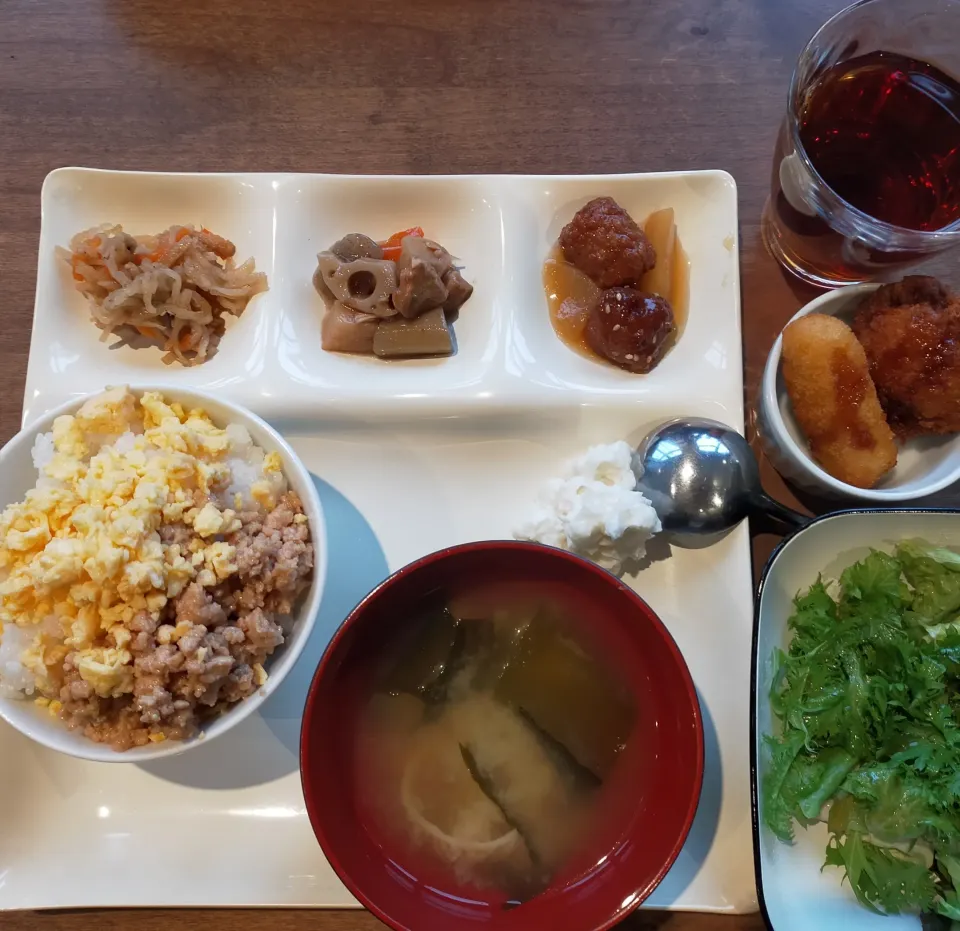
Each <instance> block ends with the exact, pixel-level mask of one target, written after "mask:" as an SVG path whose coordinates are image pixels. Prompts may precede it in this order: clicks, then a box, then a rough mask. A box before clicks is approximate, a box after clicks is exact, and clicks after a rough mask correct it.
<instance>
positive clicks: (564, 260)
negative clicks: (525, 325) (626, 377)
mask: <svg viewBox="0 0 960 931" xmlns="http://www.w3.org/2000/svg"><path fill="white" fill-rule="evenodd" d="M644 226H645V228H641V227H640V226H639V225H638V224H637V222H636V221H635V220H634V219H633V217H631V216H630V214H628V213H627V211H626V210H624V209H623V208H622V207H621V206H620V205H619V204H618V203H617V202H616V201H615V200H613V198H611V197H597V198H594V199H593V200H591V201H590V202H589V203H587V204H586V205H585V206H584V207H582V208H581V209H580V210H579V211H577V213H576V214H575V215H574V217H573V219H571V220H570V222H569V223H567V225H566V226H564V228H563V229H562V231H561V232H560V238H559V240H558V243H557V250H556V252H555V253H552V254H551V255H550V256H549V257H548V258H547V261H546V262H545V264H544V288H545V290H546V294H547V301H548V304H549V305H550V312H551V320H552V322H553V326H554V330H555V331H556V332H557V335H558V336H559V337H560V338H561V339H562V340H563V341H564V342H566V343H567V344H568V345H569V346H571V348H574V349H576V350H577V351H580V352H584V353H585V354H587V355H591V356H593V357H594V358H599V359H603V360H606V361H608V362H611V363H613V364H614V365H616V366H618V367H619V368H622V369H626V370H627V371H629V372H635V373H638V374H644V373H646V372H650V371H652V370H653V369H654V368H655V367H656V366H657V365H658V364H659V362H660V361H661V359H662V358H663V357H664V355H666V353H667V352H668V351H669V349H670V347H671V346H672V345H673V344H674V342H675V341H676V337H677V330H678V327H677V319H676V314H675V312H674V307H673V306H672V304H671V301H672V298H673V291H674V281H675V278H676V270H677V265H678V263H680V262H683V263H684V271H685V258H684V257H683V256H682V251H681V250H680V249H679V248H678V247H677V236H676V225H675V224H674V219H673V210H671V209H666V210H659V211H656V212H655V213H653V214H651V215H650V217H648V218H647V221H646V223H645V225H644Z"/></svg>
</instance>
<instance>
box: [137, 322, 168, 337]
mask: <svg viewBox="0 0 960 931" xmlns="http://www.w3.org/2000/svg"><path fill="white" fill-rule="evenodd" d="M134 329H135V330H136V331H137V332H138V333H139V334H140V335H141V336H146V337H147V339H162V338H163V332H162V331H161V330H158V329H157V328H156V327H153V326H138V325H136V324H134Z"/></svg>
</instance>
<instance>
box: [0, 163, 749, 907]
mask: <svg viewBox="0 0 960 931" xmlns="http://www.w3.org/2000/svg"><path fill="white" fill-rule="evenodd" d="M601 194H609V195H611V196H613V197H615V198H616V199H617V200H618V201H619V202H620V203H621V204H622V205H623V206H624V207H626V208H627V209H628V210H629V211H630V212H631V213H632V214H633V215H634V216H636V217H638V218H642V217H644V216H645V215H646V214H648V213H649V212H650V211H652V210H654V209H657V208H659V207H665V206H672V207H673V208H674V209H675V211H676V217H677V224H678V228H679V233H680V238H681V240H682V242H683V245H684V247H685V249H686V251H687V253H688V255H689V258H690V264H691V301H690V314H689V320H688V322H687V326H686V329H685V331H684V333H683V335H682V338H681V339H680V341H679V343H678V344H677V346H676V347H675V348H674V349H673V350H672V351H671V352H670V354H669V355H668V356H667V357H666V359H665V360H664V361H663V363H662V364H661V365H660V366H659V367H658V368H657V369H656V370H655V371H654V372H653V373H652V374H651V375H649V376H646V377H641V376H633V375H630V374H628V373H625V372H621V371H619V370H616V369H614V368H612V367H606V366H602V365H599V364H595V363H593V362H591V361H589V360H587V359H584V358H582V357H580V356H578V355H576V354H574V353H573V352H571V351H570V350H569V349H567V348H566V347H565V346H564V345H563V344H561V343H560V342H559V341H558V340H557V339H556V337H555V336H554V334H553V332H552V329H551V326H550V323H549V320H548V317H547V308H546V302H545V299H544V295H543V290H542V287H541V282H540V270H541V265H542V261H543V258H544V257H545V255H546V253H547V251H548V249H549V248H550V245H551V244H552V242H553V241H554V240H555V239H556V237H557V234H558V233H559V230H560V227H561V226H562V224H563V223H564V222H566V220H568V219H569V218H570V217H571V216H572V214H573V213H574V211H575V210H576V209H577V208H579V207H580V206H581V205H582V204H583V203H585V202H586V200H588V199H589V198H590V197H592V196H597V195H601ZM104 222H120V223H122V224H123V225H124V227H125V228H126V229H128V230H130V231H132V232H135V233H136V232H157V231H159V230H161V229H163V228H165V227H167V226H169V225H170V224H172V223H195V224H203V225H205V226H207V227H208V228H210V229H212V230H214V231H215V232H217V233H220V234H221V235H224V236H227V237H228V238H230V239H232V240H233V241H234V242H235V243H236V244H237V247H238V253H239V255H240V256H241V257H243V258H245V257H247V256H248V255H253V256H255V258H256V260H257V266H258V268H262V269H263V270H264V271H266V273H267V275H268V277H269V281H270V290H269V291H268V292H267V293H266V294H263V295H260V296H258V297H257V298H255V299H254V301H253V302H252V303H251V305H250V306H249V307H248V309H247V311H246V313H245V314H244V316H243V317H242V318H241V319H240V320H239V321H236V322H234V323H233V325H232V326H228V330H227V333H226V335H225V336H224V339H223V341H222V343H221V347H220V352H219V353H218V355H217V356H216V357H215V358H214V359H213V360H212V361H210V362H208V363H207V364H205V365H202V366H198V367H196V368H191V369H183V368H179V367H177V368H168V367H166V366H164V365H162V363H161V362H160V354H159V352H158V351H154V350H149V351H142V350H141V351H137V350H132V349H121V350H111V349H109V348H108V347H107V346H106V345H105V344H103V343H100V342H99V341H98V336H99V334H98V332H97V330H96V329H95V328H94V327H93V325H92V324H91V323H90V322H89V320H88V318H87V312H86V309H85V307H84V303H83V300H82V299H81V298H80V296H79V295H78V294H76V292H75V291H74V290H73V288H72V283H71V281H70V276H69V272H68V271H67V269H65V268H62V267H60V266H59V265H58V263H57V262H56V260H55V256H54V247H55V246H56V245H66V244H67V243H68V242H69V239H70V237H71V236H72V235H73V234H74V233H75V232H77V231H79V230H81V229H83V228H85V227H89V226H92V225H94V224H98V223H104ZM417 223H419V224H420V225H422V226H423V227H424V229H425V230H426V231H427V233H428V235H430V236H432V237H434V238H436V239H437V240H439V241H440V242H442V243H443V244H444V245H445V246H447V247H448V248H449V249H450V250H451V251H452V252H454V253H455V254H456V255H458V256H459V257H460V259H461V261H462V262H463V263H464V265H465V275H466V277H467V278H468V280H470V281H471V282H472V283H473V284H474V285H475V286H476V292H475V294H474V296H473V297H472V298H471V300H470V303H469V304H468V305H466V307H465V308H464V310H463V311H462V313H461V316H460V320H459V321H458V322H457V324H456V326H455V329H456V334H457V341H458V344H459V351H458V353H457V355H456V356H454V357H452V358H450V359H444V360H425V361H410V362H401V363H397V362H391V363H385V362H382V361H380V360H376V359H366V358H351V357H346V356H338V355H332V354H328V353H323V352H322V351H321V350H320V337H319V323H320V314H321V310H322V304H321V302H320V299H319V298H318V297H317V296H316V295H315V293H314V292H313V289H312V287H311V283H310V278H311V275H312V272H313V268H314V262H315V253H316V252H317V251H319V250H320V249H322V248H325V247H326V246H328V245H329V244H330V243H331V242H332V241H333V240H334V239H336V238H338V237H339V236H340V235H342V234H344V233H346V232H350V231H354V230H361V231H364V232H367V233H370V234H371V235H373V236H377V237H379V236H384V235H387V234H389V233H391V232H393V231H394V230H395V229H400V228H404V227H407V226H411V225H414V224H417ZM736 243H737V209H736V188H735V185H734V183H733V180H732V178H730V176H729V175H727V174H725V173H724V172H716V171H706V172H685V173H677V174H657V175H618V176H598V177H581V176H576V177H548V176H541V177H510V176H504V177H497V176H494V177H486V176H476V177H344V176H321V175H170V174H131V173H122V172H100V171H89V170H82V169H63V170H60V171H57V172H54V173H53V174H52V175H50V176H49V177H48V179H47V181H46V184H45V185H44V191H43V226H42V232H41V243H40V262H39V269H38V282H37V305H36V310H35V317H34V329H33V340H32V344H31V352H30V362H29V368H28V374H27V386H26V392H25V399H24V422H25V423H27V422H29V421H30V420H31V419H32V418H35V417H37V416H38V415H39V414H41V413H42V412H43V411H45V410H48V409H50V408H51V407H53V406H54V405H56V404H59V403H61V402H62V401H64V400H66V399H68V398H70V397H73V396H76V395H82V394H86V393H88V392H91V391H96V390H99V389H101V388H102V387H103V386H104V385H105V384H117V383H123V382H137V381H141V382H146V381H153V382H157V381H160V382H162V381H168V382H169V383H172V384H181V385H190V386H194V387H198V388H205V389H208V390H211V389H212V390H215V391H218V392H222V393H223V394H224V395H225V396H228V397H229V398H230V399H231V400H234V401H238V402H240V403H243V404H246V405H247V406H249V407H251V408H252V409H253V410H255V411H257V412H258V413H260V414H262V415H264V416H266V417H267V418H269V419H270V420H272V421H273V422H274V423H275V424H277V425H279V426H280V427H281V428H283V429H284V430H285V432H286V434H287V436H288V438H289V439H290V441H291V443H292V445H293V446H294V448H295V449H296V450H297V451H298V453H299V454H300V456H301V457H302V458H303V460H304V461H305V463H306V464H307V466H308V467H309V468H310V470H311V471H312V472H313V473H314V475H315V476H316V480H317V483H318V486H319V488H320V493H321V497H322V499H323V504H324V508H325V513H326V516H327V520H328V524H329V526H328V537H329V540H330V543H331V551H330V553H329V572H328V576H329V582H328V586H327V590H326V592H325V596H324V600H323V605H322V607H321V612H320V618H319V621H318V624H317V627H316V630H315V632H314V635H313V638H312V640H311V643H309V644H308V646H307V648H306V650H305V653H304V656H303V657H302V659H301V660H300V662H299V664H298V666H297V668H296V669H295V670H294V671H293V673H292V674H291V676H290V678H289V679H288V680H287V681H286V682H285V683H284V684H283V686H282V687H281V688H280V689H278V690H277V692H276V693H275V694H274V695H273V696H272V698H271V699H270V700H269V701H268V702H267V703H266V704H265V705H264V706H263V709H262V713H261V714H259V715H258V716H256V717H254V718H252V719H250V720H248V721H246V722H244V724H243V725H241V726H240V727H238V728H237V729H236V730H235V731H233V732H231V733H229V734H228V735H226V736H224V737H223V738H221V739H220V740H217V741H216V742H214V743H211V744H210V746H208V747H200V748H197V749H195V750H193V751H191V752H190V753H188V754H186V755H184V756H183V757H180V758H177V759H173V760H169V761H162V762H159V763H154V764H145V765H132V764H131V765H114V764H87V763H81V762H78V761H74V760H71V759H68V758H66V757H61V756H58V755H56V754H53V753H50V752H48V751H44V750H41V749H39V748H37V747H35V746H33V745H32V744H31V743H29V742H28V741H26V740H25V739H23V738H21V737H20V736H19V735H17V734H16V733H14V732H13V731H11V730H10V729H8V728H2V729H0V819H2V823H3V825H4V830H3V831H2V832H0V908H5V909H12V908H44V907H50V908H52V907H81V906H146V905H156V906H181V905H182V906H187V905H193V906H198V905H234V906H238V905H263V906H304V905H306V906H310V905H315V906H350V905H355V904H356V903H355V902H354V900H353V899H352V898H351V897H350V895H349V894H348V893H347V892H346V890H345V889H344V888H343V886H342V885H341V883H340V882H339V881H338V879H337V878H336V876H335V874H334V873H333V871H332V870H331V868H330V867H329V865H328V864H327V862H326V860H325V859H324V857H323V855H322V853H321V851H320V849H319V847H318V846H317V844H316V842H315V840H314V838H313V835H312V833H311V830H310V826H309V824H308V822H307V819H306V816H305V812H304V804H303V796H302V793H301V790H300V784H299V777H298V772H297V738H298V734H299V726H300V714H301V709H302V705H303V700H304V696H305V692H306V688H307V685H308V683H309V680H310V677H311V674H312V672H313V669H314V667H315V665H316V663H317V661H318V659H319V657H320V655H321V653H322V652H323V649H324V647H325V645H326V643H327V642H328V640H329V638H330V636H331V634H332V632H333V631H334V630H335V628H336V626H337V625H338V624H339V623H340V621H341V620H342V619H343V617H344V616H345V615H346V613H347V612H348V611H349V610H350V608H352V607H353V605H354V604H355V603H356V602H357V601H358V600H359V599H360V598H361V597H362V596H363V595H364V594H365V593H366V592H367V591H368V590H369V589H370V588H371V587H373V585H375V584H376V583H377V582H379V581H380V580H381V579H383V578H384V577H385V576H386V575H387V574H388V573H389V572H390V571H393V570H395V569H398V568H399V567H401V566H402V565H404V564H405V563H407V562H409V561H411V560H413V559H415V558H417V557H419V556H422V555H424V554H426V553H428V552H430V551H432V550H435V549H437V548H440V547H443V546H447V545H450V544H455V543H461V542H466V541H470V540H479V539H491V538H493V539H496V538H504V537H509V536H510V535H511V531H512V528H513V526H514V524H515V523H516V522H517V520H518V519H519V518H520V517H521V516H522V514H523V512H524V511H525V510H527V509H529V507H530V506H531V503H532V501H533V498H534V496H535V494H536V491H537V488H538V487H539V485H540V484H541V483H542V482H543V480H544V479H546V478H547V477H549V476H551V475H553V474H556V472H557V471H558V469H559V468H560V467H561V465H562V463H563V461H564V460H565V459H567V458H568V457H570V456H572V455H575V454H576V453H578V452H580V451H581V450H583V449H584V448H585V447H586V446H588V445H590V444H592V443H598V442H609V441H612V440H615V439H621V438H625V439H628V440H630V441H637V440H639V439H640V437H641V436H642V435H643V434H644V433H645V431H646V430H647V429H648V428H650V427H651V426H653V425H655V424H656V423H658V422H659V421H662V420H664V419H667V418H669V417H674V416H678V415H683V414H693V415H702V416H709V417H714V418H716V419H719V420H723V421H726V422H727V423H729V424H731V425H732V426H734V427H736V428H737V429H742V428H743V401H742V388H743V384H742V366H741V348H740V301H739V269H738V261H737V245H736ZM663 555H664V556H665V558H661V559H658V560H657V561H655V562H653V563H652V565H651V566H650V567H649V568H647V569H645V570H644V571H643V572H642V573H640V575H639V576H638V577H637V578H636V579H635V580H633V584H634V585H635V587H636V589H637V590H638V591H639V592H640V593H641V594H642V595H643V596H644V597H645V598H646V599H647V600H648V601H649V602H650V604H651V606H652V607H653V608H654V610H656V611H657V612H658V613H659V614H660V616H661V617H662V618H663V620H664V623H665V624H666V625H667V627H668V628H669V629H670V631H671V633H672V634H673V636H674V637H675V638H676V640H677V642H678V644H679V646H680V648H681V650H682V651H683V654H684V656H685V657H686V660H687V662H688V664H689V665H690V669H691V672H692V674H693V677H694V680H695V682H696V684H697V687H698V690H699V694H700V700H701V703H702V707H703V712H704V723H705V736H706V751H707V753H706V760H707V770H706V776H705V780H704V790H703V796H702V800H701V805H700V810H699V813H698V815H697V819H696V821H695V823H694V827H693V830H692V832H691V835H690V838H689V839H688V841H687V844H686V846H685V847H684V850H683V852H682V853H681V855H680V857H679V859H678V861H677V863H676V864H675V866H674V867H673V869H672V870H671V872H670V874H669V875H668V877H667V878H666V879H665V881H664V882H663V883H662V885H661V886H660V887H659V889H658V890H657V891H656V892H655V893H654V895H653V896H652V897H651V899H650V900H649V902H648V903H647V904H648V905H650V906H652V907H659V908H676V909H702V910H711V911H737V912H744V911H752V910H754V909H755V908H756V890H755V885H754V876H753V870H752V844H751V835H750V806H749V778H748V753H747V749H748V709H749V661H750V630H751V615H752V586H751V572H750V552H749V541H748V537H747V530H746V527H745V526H742V527H740V528H738V529H737V530H736V531H734V532H733V533H732V534H730V535H729V536H728V537H727V538H726V539H724V540H723V541H722V542H720V543H719V544H717V545H715V546H713V547H710V548H706V549H700V550H692V549H686V550H684V549H679V548H676V547H674V548H673V549H672V551H671V552H669V553H668V554H663ZM74 849H76V850H81V851H82V856H80V857H76V858H73V859H72V860H71V865H70V869H69V870H63V869H60V868H58V867H56V866H55V864H57V863H60V862H62V857H63V852H64V851H65V850H74ZM217 851H221V853H218V852H217ZM51 869H53V870H54V874H51Z"/></svg>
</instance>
